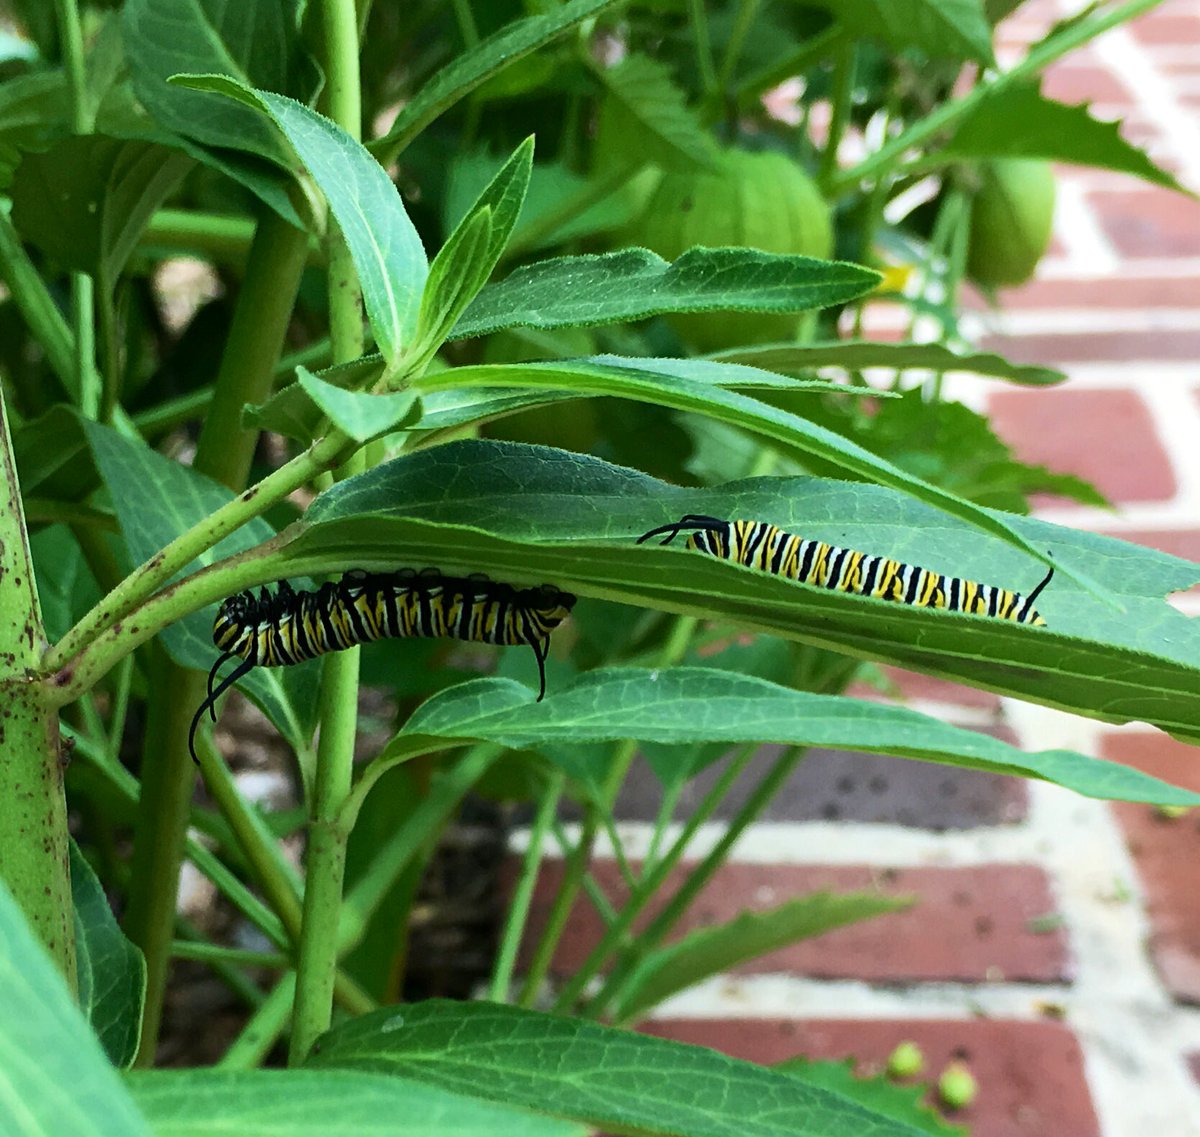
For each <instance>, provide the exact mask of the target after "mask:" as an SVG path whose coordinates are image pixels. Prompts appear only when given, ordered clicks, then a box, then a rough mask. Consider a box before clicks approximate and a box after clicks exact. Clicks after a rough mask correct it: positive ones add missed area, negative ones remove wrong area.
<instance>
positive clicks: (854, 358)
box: [709, 340, 1066, 387]
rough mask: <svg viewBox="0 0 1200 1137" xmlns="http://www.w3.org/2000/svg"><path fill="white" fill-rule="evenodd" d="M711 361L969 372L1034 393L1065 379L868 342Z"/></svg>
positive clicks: (999, 361) (774, 347)
mask: <svg viewBox="0 0 1200 1137" xmlns="http://www.w3.org/2000/svg"><path fill="white" fill-rule="evenodd" d="M709 358H711V359H719V360H723V361H724V362H726V363H749V364H751V365H753V366H755V367H765V368H767V369H768V370H770V371H783V372H786V373H792V372H796V371H808V370H811V369H812V368H814V367H838V368H843V369H844V370H847V371H854V370H863V369H865V368H868V367H889V368H895V369H896V370H897V371H910V370H919V371H933V372H936V373H938V374H943V373H945V372H948V371H967V372H970V373H971V374H974V375H988V376H992V377H993V378H996V379H1010V380H1012V381H1013V382H1014V383H1022V384H1024V385H1026V386H1030V387H1048V386H1051V385H1053V384H1055V383H1062V382H1063V381H1064V380H1065V379H1066V375H1064V374H1063V373H1062V372H1061V371H1055V370H1054V369H1053V368H1050V367H1038V366H1034V365H1031V364H1025V363H1010V362H1009V361H1008V360H1007V359H1004V358H1002V357H1001V356H999V355H995V354H993V353H992V352H971V353H970V354H967V355H960V354H959V353H958V352H956V351H953V350H951V349H950V348H948V347H946V346H945V345H944V344H939V343H873V342H871V341H869V340H837V341H834V342H831V343H813V344H764V345H762V346H761V347H737V348H733V349H732V350H730V351H722V352H718V353H717V354H716V355H713V356H710V357H709Z"/></svg>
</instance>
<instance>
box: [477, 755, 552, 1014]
mask: <svg viewBox="0 0 1200 1137" xmlns="http://www.w3.org/2000/svg"><path fill="white" fill-rule="evenodd" d="M565 781H566V777H565V775H564V774H563V773H562V771H561V770H555V771H554V772H553V773H551V774H550V776H549V777H548V778H547V779H546V784H545V786H543V787H542V795H541V800H540V801H539V802H538V810H537V815H536V816H535V817H534V819H533V825H532V826H530V829H529V844H528V846H527V847H526V849H525V856H524V857H522V858H521V875H520V876H519V877H518V878H517V886H516V888H515V889H514V890H513V897H512V901H511V902H510V903H509V907H508V917H507V918H506V919H505V921H504V931H503V933H502V934H501V936H500V950H499V951H498V952H497V953H496V964H495V966H494V967H493V968H492V981H491V983H490V984H489V985H488V998H489V999H490V1000H491V1001H492V1002H493V1003H504V1002H507V1001H508V997H509V992H510V990H511V987H512V977H513V968H514V967H515V966H516V962H517V950H518V949H519V948H520V946H521V937H522V936H523V934H524V932H525V922H526V921H527V920H528V919H529V907H530V904H531V903H532V901H533V890H534V887H535V886H536V884H537V878H538V870H539V869H540V868H541V863H542V846H543V844H544V843H545V840H546V833H547V831H548V830H549V828H550V826H551V823H552V822H553V821H554V815H555V813H556V812H557V810H558V803H559V801H560V800H561V799H562V792H563V784H564V782H565Z"/></svg>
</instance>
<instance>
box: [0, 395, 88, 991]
mask: <svg viewBox="0 0 1200 1137" xmlns="http://www.w3.org/2000/svg"><path fill="white" fill-rule="evenodd" d="M0 581H2V582H3V587H2V588H0V705H2V706H3V708H4V710H3V720H2V721H3V726H2V728H0V876H2V877H3V879H4V882H5V884H7V885H8V889H9V891H10V892H11V893H12V896H13V899H14V900H16V902H17V904H19V905H20V907H21V909H22V911H23V912H24V913H25V916H26V918H27V919H28V921H29V923H30V925H31V927H32V928H33V930H34V933H35V934H36V935H37V937H38V939H40V940H41V942H42V944H43V945H44V946H45V948H46V950H47V951H48V952H49V953H50V956H51V958H52V959H53V960H54V962H55V963H56V964H57V966H58V969H59V971H60V972H62V975H63V977H64V978H65V979H66V981H67V984H68V986H69V987H70V989H71V990H72V991H73V990H74V989H75V932H74V927H75V925H74V912H73V910H72V907H71V877H70V872H69V869H68V857H67V807H66V801H65V799H64V797H63V780H62V777H63V761H62V755H61V753H60V739H59V728H58V715H57V714H56V713H55V711H54V708H53V707H52V706H51V703H50V700H49V698H48V697H47V695H48V692H47V689H46V686H45V684H42V683H31V682H30V681H29V676H30V675H32V674H33V673H34V672H35V670H36V668H37V666H38V662H39V656H40V655H41V652H42V648H43V647H44V645H45V642H46V636H45V632H44V630H43V627H42V613H41V607H40V605H39V603H38V595H37V584H36V581H35V578H34V575H33V559H32V557H31V555H30V552H29V543H28V534H27V532H26V529H25V518H24V515H23V513H22V511H21V487H20V483H19V482H18V480H17V468H16V463H15V461H14V459H13V452H12V443H11V440H10V437H9V433H8V412H7V408H6V407H5V405H4V392H3V388H2V387H0Z"/></svg>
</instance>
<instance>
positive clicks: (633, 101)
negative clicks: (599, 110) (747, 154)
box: [596, 55, 716, 170]
mask: <svg viewBox="0 0 1200 1137" xmlns="http://www.w3.org/2000/svg"><path fill="white" fill-rule="evenodd" d="M596 73H597V75H599V77H600V80H601V81H602V82H603V83H604V86H605V87H606V88H607V92H608V98H607V100H606V103H605V106H604V110H603V114H604V117H605V123H604V129H605V131H607V132H608V133H609V135H610V137H614V138H619V139H621V141H622V145H623V146H625V147H628V148H629V149H630V150H632V151H634V152H640V153H641V154H642V155H643V157H644V158H646V159H649V160H650V161H652V162H653V163H654V164H655V165H656V166H660V167H662V168H663V169H666V170H694V169H695V168H696V167H697V166H699V167H701V168H705V169H709V168H712V167H713V165H714V164H715V159H716V146H715V145H714V143H713V140H712V136H711V135H710V134H709V133H708V132H707V131H706V130H705V129H704V128H703V127H702V126H701V125H700V120H699V119H698V118H697V117H696V115H695V114H694V113H693V112H692V111H690V110H689V109H688V108H687V107H686V106H685V105H684V95H683V91H682V90H681V89H680V88H679V86H678V85H677V84H676V83H675V80H674V79H673V78H672V75H671V70H670V68H669V67H667V66H666V64H664V63H660V62H659V61H658V60H656V59H651V58H650V57H649V56H646V55H629V56H626V58H625V59H623V60H622V61H621V62H620V63H618V64H617V65H616V66H615V67H608V68H604V69H598V70H597V72H596Z"/></svg>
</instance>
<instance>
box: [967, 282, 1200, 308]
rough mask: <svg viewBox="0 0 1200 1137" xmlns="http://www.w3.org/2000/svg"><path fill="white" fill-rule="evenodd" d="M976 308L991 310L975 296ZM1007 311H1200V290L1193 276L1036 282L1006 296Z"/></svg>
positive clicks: (973, 304) (969, 300)
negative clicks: (1056, 309) (1070, 309)
mask: <svg viewBox="0 0 1200 1137" xmlns="http://www.w3.org/2000/svg"><path fill="white" fill-rule="evenodd" d="M968 303H969V304H970V306H971V307H973V308H982V309H986V308H987V303H986V301H984V300H983V299H982V298H981V297H979V296H978V295H975V294H971V295H969V297H968ZM1004 306H1005V307H1006V308H1037V309H1039V310H1042V311H1045V310H1053V309H1055V308H1074V309H1078V310H1082V309H1085V308H1087V309H1096V308H1114V309H1118V310H1127V311H1128V310H1133V309H1141V308H1198V309H1200V287H1198V286H1197V283H1196V280H1195V279H1194V278H1193V277H1183V276H1175V277H1172V276H1166V277H1123V278H1117V277H1115V276H1110V277H1104V278H1102V279H1100V280H1032V281H1030V282H1029V283H1028V284H1025V285H1022V286H1021V287H1020V288H1014V289H1011V290H1009V291H1007V292H1005V293H1004Z"/></svg>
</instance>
